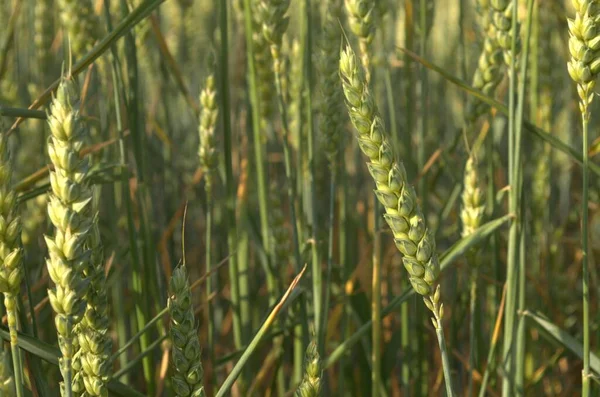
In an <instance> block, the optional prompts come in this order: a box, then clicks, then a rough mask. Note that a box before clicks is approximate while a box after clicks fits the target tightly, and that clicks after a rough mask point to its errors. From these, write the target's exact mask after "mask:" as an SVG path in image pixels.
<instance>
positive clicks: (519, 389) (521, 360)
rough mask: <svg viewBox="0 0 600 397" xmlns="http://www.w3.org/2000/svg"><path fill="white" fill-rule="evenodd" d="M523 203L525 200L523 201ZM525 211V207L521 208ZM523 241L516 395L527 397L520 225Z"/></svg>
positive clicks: (521, 264)
mask: <svg viewBox="0 0 600 397" xmlns="http://www.w3.org/2000/svg"><path fill="white" fill-rule="evenodd" d="M521 202H523V200H522V201H521ZM521 211H523V207H521ZM520 229H521V230H520V235H521V241H520V244H519V307H518V316H519V321H518V325H517V345H516V346H517V363H516V368H515V372H516V379H515V395H517V396H524V395H525V349H526V340H525V325H526V324H525V317H523V316H522V315H521V313H522V312H523V311H524V310H525V291H526V290H525V243H526V241H525V239H526V233H525V230H524V229H525V228H524V225H523V224H521V225H520Z"/></svg>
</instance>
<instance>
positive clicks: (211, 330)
mask: <svg viewBox="0 0 600 397" xmlns="http://www.w3.org/2000/svg"><path fill="white" fill-rule="evenodd" d="M206 177H207V178H211V175H207V176H206ZM210 195H211V192H210V191H208V190H207V192H206V232H205V233H206V237H205V238H206V240H205V246H206V247H205V252H206V253H205V255H206V256H205V265H206V274H210V272H211V256H212V252H211V244H212V212H213V210H212V207H213V204H212V197H211V196H210ZM212 279H213V277H212V276H210V275H209V276H208V278H207V279H206V304H207V312H206V318H207V319H208V340H207V344H208V347H209V348H210V357H211V365H214V362H215V360H214V358H215V349H214V346H215V345H214V331H215V326H214V321H213V304H212V301H211V299H210V295H211V294H212V291H213V286H212Z"/></svg>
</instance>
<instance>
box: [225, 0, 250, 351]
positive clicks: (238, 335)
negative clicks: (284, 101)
mask: <svg viewBox="0 0 600 397" xmlns="http://www.w3.org/2000/svg"><path fill="white" fill-rule="evenodd" d="M220 5H221V6H220V7H219V8H220V23H219V25H220V32H221V51H220V54H219V58H220V62H219V63H220V65H219V66H220V70H221V74H220V78H219V83H220V86H221V89H220V94H221V95H220V98H221V109H222V112H220V113H221V115H222V116H223V136H224V139H223V152H224V153H225V185H226V191H227V200H226V206H225V218H226V222H227V244H228V247H229V254H230V258H229V283H230V289H231V302H232V305H233V307H232V314H233V338H234V342H235V347H236V348H240V347H241V346H242V345H243V341H244V337H243V333H242V318H241V313H240V295H239V284H238V280H239V272H238V263H237V257H236V255H234V254H233V252H234V251H235V249H236V241H237V227H236V220H235V198H236V196H235V181H234V179H233V162H232V149H231V148H232V142H231V141H232V139H231V119H230V114H229V112H230V107H229V57H228V51H229V48H228V47H229V44H228V29H227V26H228V20H227V7H228V5H227V0H221V2H220Z"/></svg>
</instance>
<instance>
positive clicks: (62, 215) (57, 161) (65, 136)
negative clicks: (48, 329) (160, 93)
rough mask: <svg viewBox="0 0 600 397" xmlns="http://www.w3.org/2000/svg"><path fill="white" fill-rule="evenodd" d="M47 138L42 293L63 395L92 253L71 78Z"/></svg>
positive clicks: (54, 107) (53, 109)
mask: <svg viewBox="0 0 600 397" xmlns="http://www.w3.org/2000/svg"><path fill="white" fill-rule="evenodd" d="M48 124H49V126H50V132H51V136H50V139H49V141H48V154H49V156H50V160H51V161H52V163H53V165H54V170H53V171H52V172H51V173H50V185H51V187H52V189H51V192H50V199H49V202H48V216H49V218H50V220H51V222H52V224H53V225H54V228H55V233H54V236H46V244H47V246H48V253H49V259H48V260H47V261H46V265H47V267H48V274H49V275H50V278H51V279H52V282H53V283H54V287H52V288H50V289H49V290H48V297H49V300H50V304H51V306H52V308H53V309H54V312H55V313H56V317H55V324H56V330H57V332H58V345H59V347H60V350H61V355H62V356H61V358H60V360H59V364H60V370H61V373H62V376H63V379H64V381H65V382H64V383H63V384H62V385H61V389H62V391H63V393H67V394H69V392H68V390H65V389H71V387H72V384H71V383H72V380H73V367H72V365H73V358H74V355H75V352H76V349H77V336H76V335H75V334H74V332H73V331H74V328H75V327H76V325H77V324H79V323H80V322H81V320H82V319H83V316H84V314H85V311H86V293H87V291H88V286H89V279H88V278H87V277H85V272H86V271H87V269H88V268H89V266H90V258H91V255H92V251H91V250H90V249H89V247H88V246H87V244H86V242H87V241H88V239H89V238H90V230H91V228H92V226H93V224H92V223H93V222H92V221H93V217H92V213H91V200H92V192H91V189H90V187H89V186H88V184H87V182H86V177H87V173H88V169H89V165H88V160H87V159H86V158H85V157H84V158H82V157H81V148H82V146H83V143H84V141H85V139H86V138H87V134H88V131H87V128H86V127H85V125H84V124H83V123H82V122H81V119H80V115H79V99H78V95H77V90H76V87H75V84H74V82H73V81H72V80H66V79H64V80H63V81H62V82H61V83H60V85H59V86H58V89H57V91H56V96H55V97H54V100H53V101H52V103H51V105H50V112H49V115H48Z"/></svg>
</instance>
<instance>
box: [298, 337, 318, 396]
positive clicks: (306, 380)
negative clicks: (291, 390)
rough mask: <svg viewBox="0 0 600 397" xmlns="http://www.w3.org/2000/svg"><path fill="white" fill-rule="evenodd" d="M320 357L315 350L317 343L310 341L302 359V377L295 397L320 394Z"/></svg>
mask: <svg viewBox="0 0 600 397" xmlns="http://www.w3.org/2000/svg"><path fill="white" fill-rule="evenodd" d="M321 372H322V370H321V357H320V356H319V351H318V349H317V343H316V342H315V341H314V340H312V341H311V342H310V344H309V345H308V348H307V349H306V357H305V359H304V377H303V378H302V382H301V383H300V386H298V389H297V390H296V397H317V396H319V395H320V392H321Z"/></svg>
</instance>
